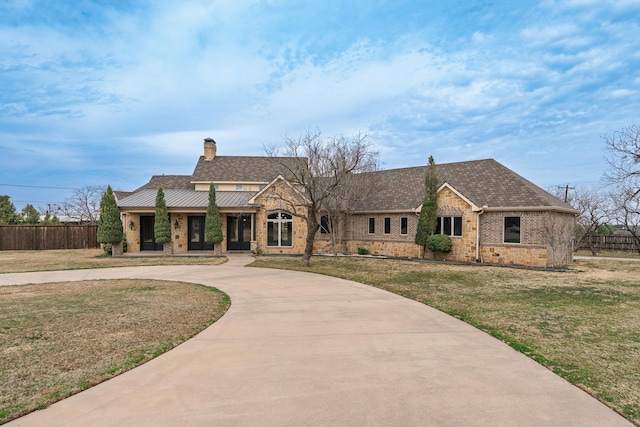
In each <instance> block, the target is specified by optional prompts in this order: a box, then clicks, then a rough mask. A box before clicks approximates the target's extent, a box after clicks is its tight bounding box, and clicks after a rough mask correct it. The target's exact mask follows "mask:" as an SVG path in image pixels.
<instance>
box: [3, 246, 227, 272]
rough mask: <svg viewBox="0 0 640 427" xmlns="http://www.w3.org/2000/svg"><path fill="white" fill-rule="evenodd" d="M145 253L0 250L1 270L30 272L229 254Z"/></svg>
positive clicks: (210, 261) (204, 259)
mask: <svg viewBox="0 0 640 427" xmlns="http://www.w3.org/2000/svg"><path fill="white" fill-rule="evenodd" d="M143 255H144V253H143V254H135V255H133V256H132V255H131V254H129V255H125V256H122V257H115V258H114V257H112V256H108V255H105V253H104V251H103V250H102V249H69V250H65V249H60V250H51V251H0V273H23V272H27V271H52V270H78V269H84V268H106V267H134V266H140V265H193V264H207V265H219V264H223V263H225V262H226V261H227V258H226V257H214V256H213V254H208V253H203V254H202V256H169V257H165V256H157V255H156V254H154V253H152V254H150V255H149V256H143Z"/></svg>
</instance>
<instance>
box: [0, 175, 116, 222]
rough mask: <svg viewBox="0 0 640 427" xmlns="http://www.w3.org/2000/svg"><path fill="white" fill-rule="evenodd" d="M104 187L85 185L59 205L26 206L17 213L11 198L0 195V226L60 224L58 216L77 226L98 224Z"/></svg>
mask: <svg viewBox="0 0 640 427" xmlns="http://www.w3.org/2000/svg"><path fill="white" fill-rule="evenodd" d="M105 191H106V187H104V186H93V185H87V186H84V187H82V188H78V189H76V190H74V191H73V193H72V195H71V197H69V198H68V199H67V200H65V201H64V202H62V203H60V204H54V205H48V206H47V208H46V209H40V210H38V209H36V208H35V207H34V206H33V205H32V204H27V205H26V206H25V207H24V208H22V210H21V211H20V212H18V211H17V209H16V207H15V205H14V204H13V202H11V197H10V196H8V195H0V225H11V224H16V225H17V224H42V225H56V224H60V216H64V217H65V218H66V219H67V220H71V221H73V222H75V223H79V224H98V218H99V216H100V215H99V213H100V200H101V199H102V195H103V194H104V193H105Z"/></svg>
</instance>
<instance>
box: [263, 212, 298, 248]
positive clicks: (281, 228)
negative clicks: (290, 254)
mask: <svg viewBox="0 0 640 427" xmlns="http://www.w3.org/2000/svg"><path fill="white" fill-rule="evenodd" d="M267 246H293V216H291V214H288V213H286V212H276V213H272V214H269V215H268V216H267Z"/></svg>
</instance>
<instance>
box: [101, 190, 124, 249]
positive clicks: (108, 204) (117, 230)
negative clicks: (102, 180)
mask: <svg viewBox="0 0 640 427" xmlns="http://www.w3.org/2000/svg"><path fill="white" fill-rule="evenodd" d="M123 239H124V228H123V227H122V220H121V219H120V210H119V209H118V205H117V204H116V197H115V196H114V195H113V191H112V190H111V186H107V191H105V192H104V194H103V195H102V199H101V200H100V219H99V220H98V242H99V243H111V244H114V243H120V242H122V240H123Z"/></svg>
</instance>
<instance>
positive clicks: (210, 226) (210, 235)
mask: <svg viewBox="0 0 640 427" xmlns="http://www.w3.org/2000/svg"><path fill="white" fill-rule="evenodd" d="M222 239H223V236H222V224H221V223H220V212H219V211H218V205H217V204H216V189H215V188H214V186H213V184H211V185H210V186H209V204H208V205H207V216H206V217H205V223H204V241H205V242H207V243H213V244H215V243H220V242H222Z"/></svg>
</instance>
